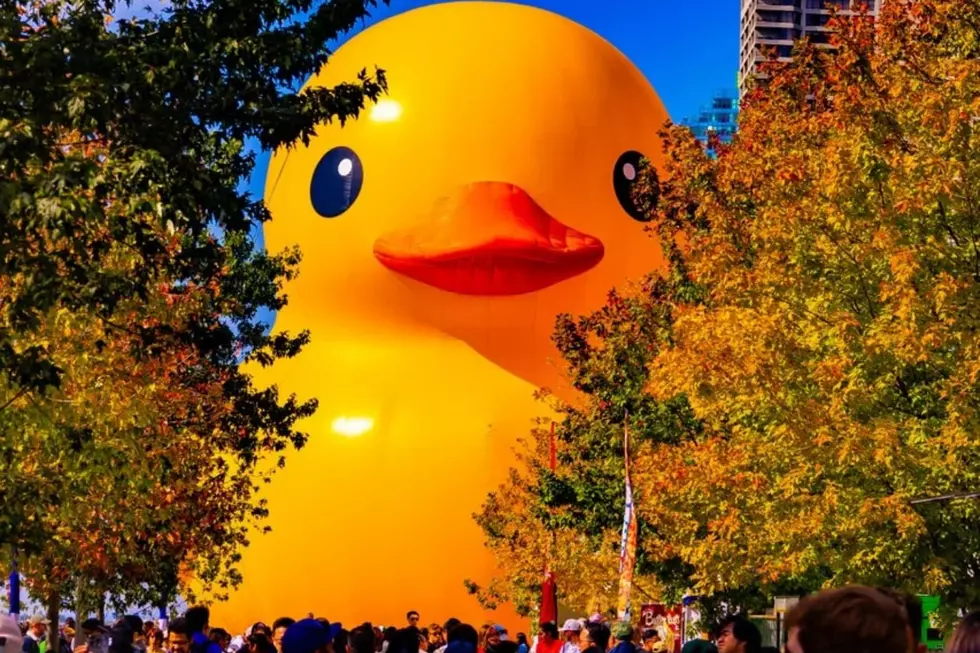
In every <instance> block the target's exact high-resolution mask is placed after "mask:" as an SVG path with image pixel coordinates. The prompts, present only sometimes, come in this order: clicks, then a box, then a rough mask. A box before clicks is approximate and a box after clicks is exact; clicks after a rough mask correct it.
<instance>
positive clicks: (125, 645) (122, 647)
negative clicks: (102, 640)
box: [109, 617, 143, 653]
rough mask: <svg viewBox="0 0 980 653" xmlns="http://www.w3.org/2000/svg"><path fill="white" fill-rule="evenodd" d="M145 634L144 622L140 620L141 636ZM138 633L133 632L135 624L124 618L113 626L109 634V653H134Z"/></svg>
mask: <svg viewBox="0 0 980 653" xmlns="http://www.w3.org/2000/svg"><path fill="white" fill-rule="evenodd" d="M142 634H143V622H142V620H140V635H142ZM135 637H136V633H135V632H134V630H133V622H132V620H130V619H126V618H125V617H123V618H122V619H118V620H117V621H116V623H114V624H113V625H112V631H111V632H110V633H109V653H134V652H135V651H136V648H135V647H134V645H133V644H134V641H135Z"/></svg>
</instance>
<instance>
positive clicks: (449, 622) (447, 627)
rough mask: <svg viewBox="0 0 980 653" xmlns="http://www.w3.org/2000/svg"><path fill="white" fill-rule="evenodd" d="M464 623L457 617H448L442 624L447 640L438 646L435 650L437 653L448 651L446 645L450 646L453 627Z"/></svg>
mask: <svg viewBox="0 0 980 653" xmlns="http://www.w3.org/2000/svg"><path fill="white" fill-rule="evenodd" d="M462 623H463V622H462V621H460V620H459V619H457V618H456V617H450V618H449V619H446V623H444V624H443V625H442V629H443V633H444V635H443V637H445V639H446V642H445V644H443V645H442V646H440V647H439V648H437V649H436V650H435V653H446V647H448V646H449V633H450V632H452V630H453V628H455V627H456V626H459V625H461V624H462Z"/></svg>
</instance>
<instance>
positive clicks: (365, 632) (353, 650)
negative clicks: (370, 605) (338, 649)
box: [348, 623, 377, 653]
mask: <svg viewBox="0 0 980 653" xmlns="http://www.w3.org/2000/svg"><path fill="white" fill-rule="evenodd" d="M376 643H377V633H376V629H375V628H374V627H373V626H371V624H370V623H363V624H361V625H360V626H358V627H357V628H354V629H353V630H351V631H350V638H349V646H348V649H349V650H350V653H375V646H376Z"/></svg>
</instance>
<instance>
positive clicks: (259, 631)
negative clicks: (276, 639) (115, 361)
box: [245, 621, 276, 653]
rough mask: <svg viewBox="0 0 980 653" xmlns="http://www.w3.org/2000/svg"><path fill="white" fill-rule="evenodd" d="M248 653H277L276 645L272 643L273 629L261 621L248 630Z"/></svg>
mask: <svg viewBox="0 0 980 653" xmlns="http://www.w3.org/2000/svg"><path fill="white" fill-rule="evenodd" d="M245 641H246V642H247V644H248V653H276V645H275V644H273V643H272V629H271V628H269V627H268V626H266V625H265V624H264V623H262V622H261V621H260V622H258V623H256V624H253V625H252V627H251V628H249V629H248V637H247V638H246V640H245Z"/></svg>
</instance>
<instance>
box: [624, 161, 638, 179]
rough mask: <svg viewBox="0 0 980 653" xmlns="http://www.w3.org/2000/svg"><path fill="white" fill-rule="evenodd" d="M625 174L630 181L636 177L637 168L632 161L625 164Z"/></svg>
mask: <svg viewBox="0 0 980 653" xmlns="http://www.w3.org/2000/svg"><path fill="white" fill-rule="evenodd" d="M623 176H624V177H626V178H627V179H629V180H630V181H633V180H634V179H636V168H635V167H634V166H633V164H632V163H624V164H623Z"/></svg>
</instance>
